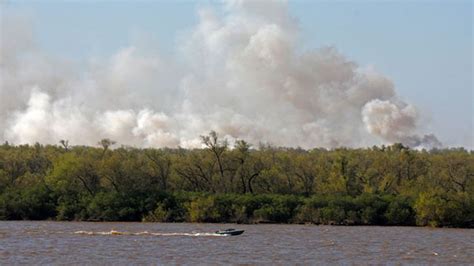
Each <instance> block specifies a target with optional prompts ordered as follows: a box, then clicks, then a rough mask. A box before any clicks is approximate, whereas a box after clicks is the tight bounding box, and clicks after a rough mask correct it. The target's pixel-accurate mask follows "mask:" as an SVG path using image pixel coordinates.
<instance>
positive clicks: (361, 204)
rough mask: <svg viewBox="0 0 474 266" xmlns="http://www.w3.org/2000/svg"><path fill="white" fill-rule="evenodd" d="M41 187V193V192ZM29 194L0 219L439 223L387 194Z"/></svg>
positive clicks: (6, 206) (4, 208)
mask: <svg viewBox="0 0 474 266" xmlns="http://www.w3.org/2000/svg"><path fill="white" fill-rule="evenodd" d="M41 191H42V192H43V193H45V194H43V195H41ZM30 192H31V191H30ZM7 196H8V195H7ZM30 196H31V197H30V199H31V200H34V199H36V200H37V201H36V202H33V201H30V202H27V201H20V202H13V203H16V204H15V205H12V204H11V203H12V201H13V200H14V199H13V198H10V201H9V202H5V201H3V202H2V203H0V210H1V212H0V218H1V219H3V220H15V219H16V220H59V221H61V220H74V221H95V222H97V221H143V222H189V223H242V224H256V223H294V224H305V223H308V224H317V225H382V226H384V225H387V226H394V225H401V226H415V225H420V226H425V225H429V226H439V224H433V223H431V224H425V223H424V221H423V220H422V218H423V217H422V216H421V217H420V215H422V214H423V213H422V211H424V209H423V208H420V206H419V205H417V203H416V202H415V201H414V200H413V199H411V198H409V197H404V196H400V195H398V196H395V195H388V194H386V195H376V194H368V193H367V194H362V195H360V196H357V197H350V196H343V195H331V196H312V197H304V196H297V195H278V194H262V195H251V194H245V195H239V194H209V193H190V192H180V193H164V192H163V193H159V194H155V195H148V196H147V197H145V196H144V195H126V194H119V193H115V192H108V193H104V192H101V193H98V194H97V195H95V196H94V197H89V196H84V197H82V198H80V201H79V202H67V201H64V199H63V198H62V197H55V196H53V195H48V194H47V190H46V189H44V190H41V189H37V190H36V193H34V195H30ZM3 199H5V197H3ZM7 199H8V198H7ZM468 218H469V217H468ZM452 219H453V220H452V221H453V224H444V226H446V227H468V228H469V227H472V224H470V223H468V222H465V223H463V221H462V220H454V218H452ZM454 222H456V223H454Z"/></svg>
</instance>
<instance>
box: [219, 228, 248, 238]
mask: <svg viewBox="0 0 474 266" xmlns="http://www.w3.org/2000/svg"><path fill="white" fill-rule="evenodd" d="M243 232H244V230H238V229H233V228H229V229H225V230H219V231H216V234H219V235H226V236H238V235H241V234H242V233H243Z"/></svg>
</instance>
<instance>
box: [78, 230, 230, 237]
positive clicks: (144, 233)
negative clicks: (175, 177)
mask: <svg viewBox="0 0 474 266" xmlns="http://www.w3.org/2000/svg"><path fill="white" fill-rule="evenodd" d="M74 234H78V235H128V236H225V235H221V234H216V233H195V232H192V233H158V232H148V231H142V232H123V231H116V230H110V231H76V232H74Z"/></svg>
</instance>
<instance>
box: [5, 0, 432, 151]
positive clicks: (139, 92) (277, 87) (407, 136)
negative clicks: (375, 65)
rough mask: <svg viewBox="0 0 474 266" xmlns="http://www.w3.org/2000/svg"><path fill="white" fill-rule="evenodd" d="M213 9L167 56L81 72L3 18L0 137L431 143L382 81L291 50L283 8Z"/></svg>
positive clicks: (345, 63) (292, 32)
mask: <svg viewBox="0 0 474 266" xmlns="http://www.w3.org/2000/svg"><path fill="white" fill-rule="evenodd" d="M223 13H224V15H222V14H221V13H217V12H216V11H215V10H213V9H202V10H200V11H199V23H198V24H197V25H196V26H195V27H194V28H193V29H192V30H191V31H190V32H189V35H187V36H184V37H182V38H181V39H180V40H181V47H179V52H178V54H179V56H178V57H179V58H176V59H173V58H163V57H162V56H160V55H159V54H158V53H147V52H145V51H141V50H140V49H138V48H137V47H134V46H131V47H126V48H123V49H121V50H120V51H118V52H117V53H116V54H115V55H114V56H112V58H110V59H107V60H102V61H97V60H96V61H93V62H91V63H90V64H88V65H87V67H85V68H84V67H79V66H78V65H74V64H72V63H67V62H64V61H60V60H59V59H56V58H52V57H51V56H47V55H45V54H44V53H43V52H42V51H40V50H39V49H38V48H37V47H36V46H35V45H34V38H33V36H32V33H31V30H30V28H29V27H28V26H25V23H24V22H22V21H19V20H18V19H16V18H14V17H12V18H9V17H6V18H3V19H2V20H3V24H2V38H1V61H0V63H1V69H0V71H1V84H0V86H1V87H0V97H1V102H0V104H1V105H0V129H2V131H1V132H0V140H2V141H9V142H12V143H16V144H19V143H34V142H41V143H58V141H59V140H60V139H68V140H69V142H70V143H72V144H85V145H94V144H96V143H97V141H98V140H100V139H102V138H111V139H113V140H115V141H117V142H118V143H120V144H124V145H133V146H139V147H150V146H151V147H165V146H168V147H177V146H181V147H199V146H200V145H201V144H200V141H199V135H202V134H206V133H207V132H209V131H210V130H215V131H217V132H219V133H220V134H221V135H223V136H225V137H227V138H229V139H230V140H233V139H245V140H247V141H249V142H251V143H258V142H261V141H262V142H270V143H272V144H274V145H279V146H280V145H281V146H300V147H304V148H311V147H328V148H332V147H337V146H349V147H355V146H367V145H373V144H381V143H393V142H402V143H404V144H407V145H410V146H413V147H426V148H430V147H436V146H440V145H441V144H440V142H439V141H438V140H437V139H436V137H435V136H434V135H426V136H421V135H419V134H420V132H418V123H419V120H420V118H419V115H418V113H417V111H416V108H415V107H414V106H412V105H410V104H407V103H404V102H403V101H402V100H400V99H399V98H398V97H397V95H396V92H395V89H394V85H393V83H392V82H391V81H390V80H389V79H388V78H387V77H385V76H383V75H382V74H380V73H377V72H376V71H375V70H374V69H371V68H367V67H365V68H364V67H359V66H358V65H357V64H356V63H355V62H352V61H350V60H349V59H347V58H346V57H345V56H343V55H341V54H340V53H339V52H338V51H337V50H336V49H335V48H333V47H323V48H320V49H316V50H311V51H302V49H301V48H300V47H299V46H298V40H299V39H298V38H299V36H298V34H299V32H298V25H297V23H296V22H295V20H294V19H293V18H292V17H291V16H290V15H289V14H288V9H287V6H286V4H285V3H280V2H265V3H262V2H259V1H229V2H228V3H227V4H226V5H225V10H224V12H223ZM18 44H21V45H18Z"/></svg>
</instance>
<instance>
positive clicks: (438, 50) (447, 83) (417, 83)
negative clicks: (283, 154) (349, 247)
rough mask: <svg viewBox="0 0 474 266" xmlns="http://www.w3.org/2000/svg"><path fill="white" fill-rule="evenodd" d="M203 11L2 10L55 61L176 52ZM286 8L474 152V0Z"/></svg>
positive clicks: (41, 6) (105, 4)
mask: <svg viewBox="0 0 474 266" xmlns="http://www.w3.org/2000/svg"><path fill="white" fill-rule="evenodd" d="M206 5H215V6H218V5H220V2H219V1H207V2H192V1H177V2H174V1H173V2H172V1H139V2H135V1H122V2H111V1H73V2H71V1H68V2H59V1H47V2H46V1H8V2H6V3H3V6H0V7H1V8H2V9H3V11H2V12H4V13H8V12H17V13H18V12H20V13H22V14H25V15H26V16H28V17H30V19H31V22H32V24H33V26H34V31H35V34H36V37H37V41H38V44H39V45H40V46H41V47H42V48H43V49H45V50H46V51H48V53H49V54H51V55H54V56H59V57H63V58H70V59H73V60H79V61H81V60H87V59H88V58H90V57H92V56H95V57H102V56H103V57H105V56H110V55H112V54H114V53H115V52H116V51H117V50H118V49H119V48H121V47H124V46H127V45H128V44H130V42H131V41H132V40H133V41H140V40H143V39H146V40H147V41H149V40H152V41H153V42H154V43H155V44H157V47H158V49H159V50H161V51H162V52H164V53H173V52H175V50H174V47H175V45H176V42H177V36H179V35H180V34H181V33H183V32H185V31H186V30H189V29H190V28H191V27H192V26H193V25H194V24H195V23H196V21H197V16H196V10H197V8H199V7H200V6H206ZM289 7H290V12H291V14H292V16H293V17H295V18H296V19H297V20H298V22H299V25H300V29H301V35H300V39H301V46H302V47H303V48H305V49H314V48H318V47H320V46H322V45H334V46H335V47H336V48H337V49H338V50H339V51H341V53H342V54H345V55H346V56H348V57H349V58H350V59H352V60H354V61H355V62H357V63H358V64H359V65H361V66H367V65H370V66H373V67H374V68H375V69H377V70H378V71H379V72H381V73H383V74H385V75H386V76H388V77H389V78H391V79H392V80H393V81H394V83H395V86H396V90H397V92H398V93H399V95H400V96H401V98H402V99H403V100H405V101H407V102H409V103H413V104H414V105H416V106H417V107H418V108H419V109H420V110H421V112H422V114H423V117H424V118H425V119H427V120H428V123H427V125H428V128H427V129H428V131H432V132H434V133H435V134H437V135H438V137H439V138H440V140H441V141H442V142H444V143H446V144H448V145H464V146H470V147H473V146H474V144H473V143H474V140H473V139H474V137H473V123H474V121H473V120H474V118H473V116H474V108H473V102H474V96H473V68H472V62H473V53H472V49H473V31H472V14H473V5H472V2H471V1H388V2H383V3H377V2H375V1H345V2H336V3H334V2H330V1H295V2H290V3H289Z"/></svg>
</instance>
